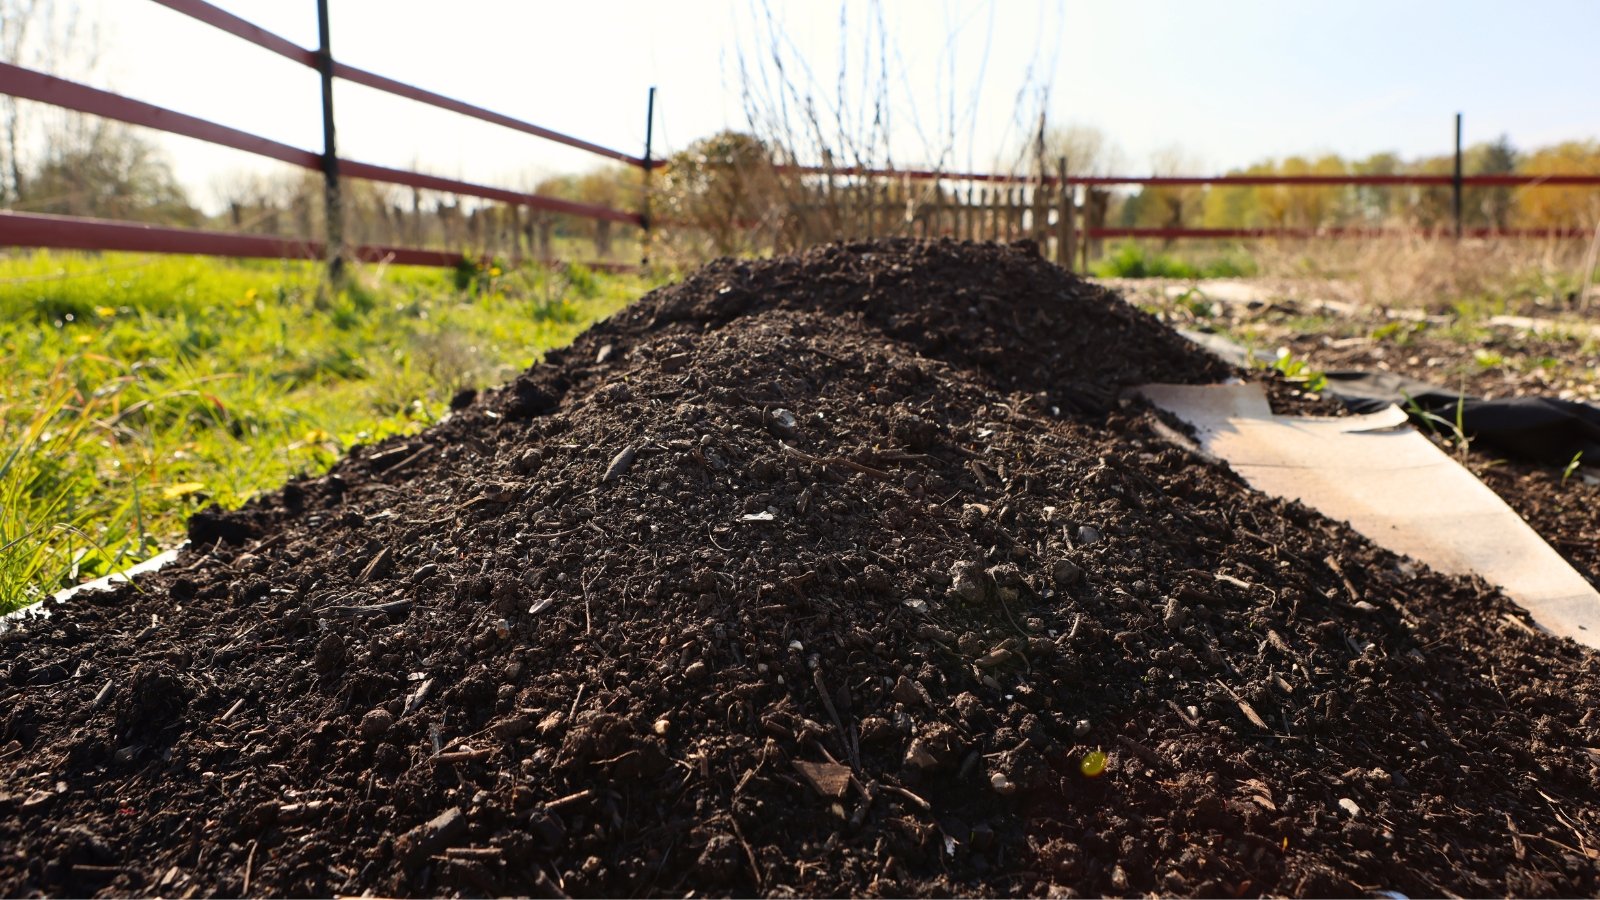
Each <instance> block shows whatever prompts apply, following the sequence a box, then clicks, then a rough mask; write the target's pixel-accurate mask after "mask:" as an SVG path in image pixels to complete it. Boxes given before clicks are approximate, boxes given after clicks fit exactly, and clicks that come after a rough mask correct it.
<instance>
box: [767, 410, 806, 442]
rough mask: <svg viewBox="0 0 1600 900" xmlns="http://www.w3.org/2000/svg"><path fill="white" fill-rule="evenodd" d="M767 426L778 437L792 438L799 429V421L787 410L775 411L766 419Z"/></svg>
mask: <svg viewBox="0 0 1600 900" xmlns="http://www.w3.org/2000/svg"><path fill="white" fill-rule="evenodd" d="M767 425H768V427H769V428H771V429H772V431H773V433H774V434H777V435H778V436H780V437H792V436H793V435H794V434H795V432H796V431H798V430H799V428H800V420H799V419H796V418H795V415H794V413H792V412H790V411H789V410H787V409H775V410H773V411H772V414H771V415H769V416H768V417H767Z"/></svg>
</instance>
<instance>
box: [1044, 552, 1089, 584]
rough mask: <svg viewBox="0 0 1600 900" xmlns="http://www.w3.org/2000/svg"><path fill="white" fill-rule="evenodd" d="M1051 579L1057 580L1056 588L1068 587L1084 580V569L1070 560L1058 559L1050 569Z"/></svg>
mask: <svg viewBox="0 0 1600 900" xmlns="http://www.w3.org/2000/svg"><path fill="white" fill-rule="evenodd" d="M1050 577H1051V578H1053V579H1055V582H1056V587H1068V586H1070V585H1074V584H1077V583H1078V582H1079V581H1081V580H1082V579H1083V569H1081V568H1079V567H1078V564H1077V563H1075V562H1073V561H1072V560H1070V559H1058V560H1056V562H1055V565H1054V566H1051V567H1050Z"/></svg>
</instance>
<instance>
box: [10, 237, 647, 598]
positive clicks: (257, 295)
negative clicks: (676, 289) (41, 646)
mask: <svg viewBox="0 0 1600 900" xmlns="http://www.w3.org/2000/svg"><path fill="white" fill-rule="evenodd" d="M320 278H321V270H320V267H319V266H314V265H310V264H303V263H281V262H248V261H227V260H220V259H203V258H196V257H152V256H138V255H122V254H104V255H79V254H59V253H45V252H40V253H34V254H18V255H12V256H4V257H0V359H4V360H6V364H5V366H3V367H0V610H4V609H11V608H16V607H18V606H22V605H25V604H27V603H30V602H33V601H35V600H37V599H39V598H40V597H41V596H42V595H43V594H46V593H49V592H51V591H54V590H56V589H59V588H61V587H64V586H68V585H71V584H75V583H77V582H79V581H82V580H85V579H87V578H91V577H94V576H98V575H102V574H105V573H107V572H110V571H115V570H118V569H120V568H123V567H125V566H127V565H129V564H131V563H133V562H137V561H139V560H142V559H145V558H147V557H149V556H151V555H154V554H155V553H157V552H159V551H160V550H161V549H164V548H167V547H171V546H173V545H175V544H176V543H177V542H178V541H180V540H181V539H182V535H183V530H184V525H183V523H184V521H185V519H186V518H187V516H188V515H189V514H190V513H191V512H193V511H194V510H195V509H197V508H199V507H200V506H201V505H203V504H206V503H210V502H217V503H221V504H223V505H224V506H236V505H238V504H239V503H241V502H243V501H244V500H245V499H247V498H248V497H250V496H251V495H252V494H255V493H257V492H259V491H261V490H264V489H269V488H272V487H275V486H277V485H279V484H281V483H282V482H283V481H284V480H285V479H286V478H288V477H290V476H293V475H295V474H299V473H314V472H318V471H320V470H322V469H325V468H326V467H327V466H328V465H329V464H330V463H331V462H332V461H333V460H334V459H336V458H337V456H338V455H339V453H340V452H341V451H342V450H343V449H344V448H346V447H348V446H350V445H351V444H354V443H358V442H366V441H371V440H375V439H378V438H381V437H383V436H386V435H389V434H394V433H398V432H405V431H410V430H415V429H418V428H421V427H423V426H425V425H426V424H428V423H429V422H432V421H434V420H435V419H437V417H438V416H440V415H441V414H442V413H443V411H444V410H445V409H446V408H447V404H448V402H449V400H450V398H451V396H452V395H453V394H454V393H455V392H456V391H457V390H459V389H461V388H464V387H472V386H484V385H492V384H497V383H499V382H501V381H504V380H506V379H507V378H509V377H510V376H511V375H512V374H513V373H514V372H516V371H517V370H520V369H521V368H524V367H526V366H527V365H529V364H530V363H532V362H533V361H534V360H535V359H536V358H537V357H538V356H540V355H541V354H542V352H543V351H544V350H546V349H548V348H550V347H554V346H559V345H562V344H565V343H567V342H568V341H570V340H571V339H572V337H573V336H574V335H576V334H577V333H578V332H580V331H582V330H583V329H584V328H585V327H586V326H587V325H588V324H589V323H590V322H593V321H595V320H596V319H599V318H601V317H604V316H606V315H608V314H610V313H611V312H614V311H615V310H617V309H620V308H621V307H622V306H623V305H625V304H626V303H627V302H628V301H629V300H630V299H632V298H633V297H636V296H638V295H639V294H640V293H642V292H643V291H644V290H646V289H647V288H648V287H649V284H647V282H646V281H645V279H643V278H641V277H637V276H621V275H605V274H600V273H594V272H590V271H588V270H586V269H582V268H577V267H575V268H566V269H542V268H528V269H520V270H515V271H502V270H501V269H499V268H496V267H488V268H484V269H478V270H461V271H456V272H452V271H449V270H437V269H413V268H384V267H370V268H367V269H364V270H361V271H360V272H359V273H358V274H357V277H356V278H355V279H354V280H353V282H352V284H351V286H350V287H348V288H347V289H345V290H343V291H340V292H338V293H336V294H330V293H329V292H328V291H327V290H326V289H325V288H324V286H323V285H322V283H321V281H320Z"/></svg>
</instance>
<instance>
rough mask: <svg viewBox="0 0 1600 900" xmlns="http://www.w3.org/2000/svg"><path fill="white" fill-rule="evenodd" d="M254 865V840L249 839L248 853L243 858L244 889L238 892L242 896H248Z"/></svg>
mask: <svg viewBox="0 0 1600 900" xmlns="http://www.w3.org/2000/svg"><path fill="white" fill-rule="evenodd" d="M255 867H256V842H255V841H251V842H250V854H249V855H248V856H246V857H245V859H244V889H243V890H241V891H240V892H239V893H240V895H241V896H244V897H248V896H250V876H251V875H252V874H254V870H255Z"/></svg>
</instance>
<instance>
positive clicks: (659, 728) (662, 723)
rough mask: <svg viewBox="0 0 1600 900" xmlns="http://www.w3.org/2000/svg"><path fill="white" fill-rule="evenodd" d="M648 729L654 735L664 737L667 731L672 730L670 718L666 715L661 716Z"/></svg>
mask: <svg viewBox="0 0 1600 900" xmlns="http://www.w3.org/2000/svg"><path fill="white" fill-rule="evenodd" d="M650 730H651V731H654V732H655V733H656V737H666V736H667V732H669V731H671V730H672V720H671V719H668V718H667V717H666V716H662V717H661V718H659V719H657V720H656V722H655V724H654V725H652V726H651V727H650Z"/></svg>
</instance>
